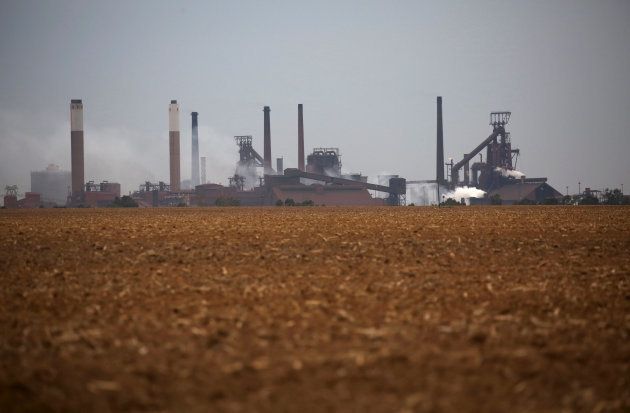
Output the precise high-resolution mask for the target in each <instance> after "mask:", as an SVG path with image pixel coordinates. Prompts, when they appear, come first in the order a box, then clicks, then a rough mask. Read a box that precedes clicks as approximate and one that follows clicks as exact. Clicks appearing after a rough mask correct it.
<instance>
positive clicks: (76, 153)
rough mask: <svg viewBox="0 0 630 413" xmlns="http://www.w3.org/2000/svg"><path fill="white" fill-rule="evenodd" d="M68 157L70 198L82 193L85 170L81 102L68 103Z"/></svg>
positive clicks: (74, 100)
mask: <svg viewBox="0 0 630 413" xmlns="http://www.w3.org/2000/svg"><path fill="white" fill-rule="evenodd" d="M70 157H71V171H72V196H73V197H74V196H76V195H79V194H80V193H82V192H83V190H84V188H83V186H84V184H85V170H84V158H83V102H82V101H81V99H72V100H71V101H70Z"/></svg>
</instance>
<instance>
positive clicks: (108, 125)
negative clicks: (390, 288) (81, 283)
mask: <svg viewBox="0 0 630 413" xmlns="http://www.w3.org/2000/svg"><path fill="white" fill-rule="evenodd" d="M629 22H630V1H627V0H603V1H588V2H586V1H584V2H583V1H559V0H553V1H552V0H543V1H536V0H528V1H506V0H501V1H470V0H466V1H461V2H460V1H434V2H424V1H367V0H365V1H339V0H337V1H273V0H269V1H251V2H247V1H187V2H184V1H180V2H175V1H169V2H160V1H109V0H108V1H93V2H88V1H83V0H81V1H64V0H55V1H28V0H18V1H7V0H2V1H0V59H1V70H0V185H2V187H4V185H8V184H18V185H20V188H21V190H22V191H25V190H28V189H29V187H30V175H29V172H30V171H31V170H38V169H43V168H44V167H45V166H46V165H47V164H48V163H57V164H59V165H61V166H62V167H63V168H64V169H69V167H70V125H69V102H70V99H73V98H75V99H77V98H78V99H83V102H84V108H85V147H86V179H95V180H101V179H109V180H110V181H119V182H121V183H122V184H123V190H124V191H128V190H130V189H132V188H136V187H137V185H138V184H140V183H141V182H143V181H144V180H145V179H151V180H154V181H157V180H168V104H169V101H170V99H177V100H178V101H179V102H180V107H181V113H182V117H181V124H182V178H189V177H190V112H191V111H198V112H199V123H200V153H201V155H202V156H204V155H206V156H208V158H209V162H211V163H212V164H211V165H210V164H209V165H208V169H209V172H208V175H209V176H208V178H209V180H211V181H213V182H226V181H227V179H226V178H227V175H228V174H229V173H230V172H232V166H233V164H234V163H235V162H236V160H237V152H236V146H235V145H234V142H233V140H232V136H233V135H238V134H252V135H254V145H255V147H257V148H258V149H259V152H262V130H263V122H262V121H263V113H262V107H263V106H264V105H269V106H271V129H272V152H273V156H274V158H275V157H277V156H283V157H284V158H285V167H291V166H296V163H297V153H296V152H297V139H296V134H297V104H298V103H303V104H304V117H305V140H306V148H307V151H310V150H311V148H313V147H314V146H336V147H339V148H340V150H341V153H342V155H343V156H342V160H343V164H344V170H346V171H348V172H362V173H363V174H367V175H375V174H379V173H382V172H390V173H398V174H400V175H402V176H404V177H406V178H408V179H432V178H434V176H435V97H436V96H437V95H442V96H443V97H444V122H445V124H444V130H445V152H446V156H447V157H454V158H456V159H458V158H460V157H461V155H462V154H463V153H465V152H469V151H470V150H471V149H472V148H474V147H475V146H476V145H477V144H478V143H479V142H480V141H481V140H483V138H485V137H486V136H487V135H488V134H489V133H490V128H489V126H488V114H489V112H491V111H493V110H511V111H512V122H511V124H510V125H509V127H508V130H509V131H511V132H512V139H513V145H514V146H516V147H518V148H520V149H521V158H520V159H519V161H518V164H517V169H519V170H521V171H523V172H524V173H525V174H526V175H527V176H530V177H535V176H548V177H549V182H550V183H551V184H552V185H553V186H555V187H556V188H557V189H558V190H560V191H561V192H563V193H564V191H565V185H569V186H570V189H571V190H572V191H576V190H577V182H578V181H581V182H582V183H583V184H582V186H583V187H584V186H591V187H596V188H600V187H604V186H620V185H621V184H622V183H624V184H625V189H626V192H630V162H629V161H628V157H629V156H630V79H629V76H630V23H629Z"/></svg>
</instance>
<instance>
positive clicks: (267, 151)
mask: <svg viewBox="0 0 630 413" xmlns="http://www.w3.org/2000/svg"><path fill="white" fill-rule="evenodd" d="M263 112H265V148H264V155H263V166H264V170H265V173H266V174H271V173H272V169H271V124H270V120H269V112H271V109H270V108H269V106H265V108H264V109H263Z"/></svg>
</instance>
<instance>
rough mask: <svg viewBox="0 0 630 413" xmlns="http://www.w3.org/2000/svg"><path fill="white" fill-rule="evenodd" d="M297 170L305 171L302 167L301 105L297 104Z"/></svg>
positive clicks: (302, 129)
mask: <svg viewBox="0 0 630 413" xmlns="http://www.w3.org/2000/svg"><path fill="white" fill-rule="evenodd" d="M298 169H299V170H300V171H306V169H305V167H304V115H303V109H302V104H301V103H300V104H298Z"/></svg>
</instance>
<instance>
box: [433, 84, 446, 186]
mask: <svg viewBox="0 0 630 413" xmlns="http://www.w3.org/2000/svg"><path fill="white" fill-rule="evenodd" d="M435 167H436V171H435V172H436V180H437V182H438V184H441V183H443V182H444V130H443V126H442V96H438V97H437V159H436V165H435Z"/></svg>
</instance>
